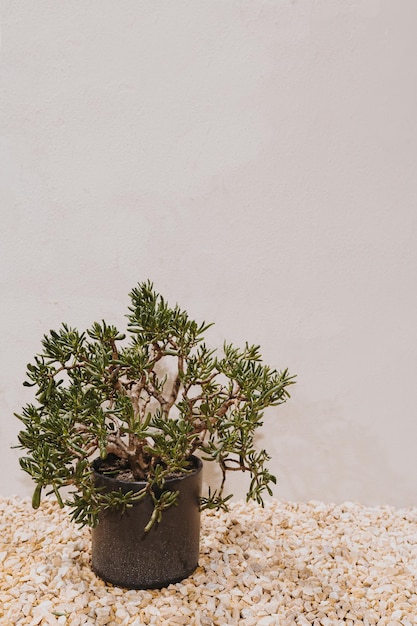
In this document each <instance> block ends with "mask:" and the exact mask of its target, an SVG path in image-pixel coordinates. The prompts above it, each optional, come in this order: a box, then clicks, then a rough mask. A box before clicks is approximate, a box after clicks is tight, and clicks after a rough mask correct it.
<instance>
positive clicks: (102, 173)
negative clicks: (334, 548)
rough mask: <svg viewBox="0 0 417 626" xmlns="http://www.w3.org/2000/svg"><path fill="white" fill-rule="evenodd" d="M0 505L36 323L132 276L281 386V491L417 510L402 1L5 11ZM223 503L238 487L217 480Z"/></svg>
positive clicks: (107, 304)
mask: <svg viewBox="0 0 417 626" xmlns="http://www.w3.org/2000/svg"><path fill="white" fill-rule="evenodd" d="M0 14H1V36H2V41H1V59H0V61H1V67H0V89H1V98H0V125H1V127H0V175H1V183H0V194H1V195H0V199H1V232H0V241H1V256H2V262H1V275H0V284H1V291H0V294H1V308H0V316H1V331H2V339H1V377H0V414H1V422H0V447H1V450H0V459H1V468H2V471H1V472H0V494H1V495H8V494H12V493H17V494H20V495H25V494H29V493H31V490H32V484H31V482H30V481H29V479H27V478H26V477H25V476H24V475H23V473H22V472H21V471H20V470H19V468H18V462H17V459H18V455H19V453H18V451H16V450H10V446H11V445H12V444H13V443H15V441H16V434H17V431H18V428H19V423H18V421H17V420H16V419H15V418H14V417H13V411H18V410H20V407H21V406H22V404H23V403H25V402H26V401H27V400H29V399H30V398H31V396H30V392H28V390H26V389H24V388H23V387H22V386H21V383H22V381H23V379H24V372H25V365H26V363H27V362H28V361H29V360H31V359H32V357H33V355H34V354H35V353H36V352H37V351H38V349H39V346H40V339H41V336H42V334H43V332H44V331H47V330H48V329H49V328H56V327H57V326H59V325H60V323H61V322H62V321H67V322H68V323H70V324H72V325H74V326H79V327H83V328H84V327H85V326H89V325H90V324H91V323H92V322H93V321H94V320H96V319H98V320H99V319H101V318H105V319H106V320H107V321H108V322H113V323H116V324H117V325H119V326H120V327H124V323H125V322H124V317H123V316H124V313H125V311H126V307H127V304H128V299H127V293H128V291H129V290H130V289H131V287H133V286H135V285H136V283H137V282H138V281H142V280H145V279H147V278H151V279H152V280H153V281H154V283H155V286H156V287H157V288H158V290H160V291H161V292H162V293H163V294H164V295H165V296H166V297H167V299H168V300H169V301H171V302H172V303H174V302H176V301H178V303H179V304H181V305H182V306H183V307H185V308H187V309H188V310H189V312H190V314H191V315H193V316H195V317H196V318H197V319H205V320H207V321H215V322H216V326H215V327H214V329H213V330H212V331H211V334H210V335H209V341H210V343H212V344H213V345H217V344H218V343H220V344H221V343H222V342H223V339H225V338H227V339H228V340H230V341H233V342H235V343H237V344H243V343H244V342H245V341H246V340H248V341H249V342H256V343H259V344H261V346H262V350H263V354H264V357H265V360H266V361H267V362H268V363H270V364H271V365H274V366H277V367H278V368H282V367H286V366H288V367H289V368H290V370H291V371H292V372H295V373H297V374H298V384H297V385H296V386H295V387H294V388H293V398H292V399H291V401H290V402H289V403H288V404H287V405H285V406H284V407H281V408H279V409H277V410H276V411H275V410H274V411H272V412H271V413H269V414H268V418H267V420H266V427H265V430H264V435H263V438H262V440H261V441H260V443H261V444H263V445H265V447H266V448H267V449H268V451H269V452H270V453H271V454H272V455H273V460H272V462H271V468H272V470H274V472H275V473H276V474H277V475H278V478H279V482H278V486H277V488H276V491H275V495H276V496H277V497H278V498H281V499H292V500H310V499H322V500H325V501H342V500H347V499H350V500H358V501H361V502H363V503H366V504H374V503H388V504H394V505H398V506H403V505H411V504H415V503H416V499H417V460H416V459H417V454H416V440H417V420H416V401H415V390H416V378H417V349H416V320H417V295H416V287H417V284H416V265H417V247H416V235H417V211H416V195H417V193H416V192H417V182H416V163H417V116H416V111H417V88H416V78H417V77H416V59H417V37H416V24H417V2H415V0H395V2H394V1H383V0H380V1H379V0H292V1H291V0H276V1H272V0H250V1H249V0H248V1H239V0H217V1H209V0H205V1H201V2H200V1H195V2H189V1H182V0H166V1H165V2H162V1H160V0H152V1H138V0H124V1H123V2H118V1H116V0H111V1H108V0H104V1H103V0H88V1H87V2H74V1H65V2H63V1H56V0H37V1H36V2H30V1H26V2H25V1H22V2H15V1H12V0H3V2H2V4H1V10H0ZM234 486H235V489H236V493H237V495H243V491H242V482H241V480H237V481H236V483H235V485H234Z"/></svg>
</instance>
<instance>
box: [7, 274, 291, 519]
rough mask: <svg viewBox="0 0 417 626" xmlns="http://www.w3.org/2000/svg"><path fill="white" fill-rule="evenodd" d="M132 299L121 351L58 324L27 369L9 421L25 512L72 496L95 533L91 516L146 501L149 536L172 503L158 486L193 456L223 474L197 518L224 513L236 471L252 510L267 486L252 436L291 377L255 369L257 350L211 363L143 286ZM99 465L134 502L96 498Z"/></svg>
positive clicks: (119, 338) (177, 316)
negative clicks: (116, 463) (23, 398)
mask: <svg viewBox="0 0 417 626" xmlns="http://www.w3.org/2000/svg"><path fill="white" fill-rule="evenodd" d="M130 298H131V306H130V307H129V313H128V315H127V318H128V334H129V339H128V340H127V342H126V341H124V340H126V336H125V334H122V333H120V332H119V331H118V330H117V329H116V328H115V327H114V326H111V325H108V324H106V322H104V321H102V322H101V323H97V322H95V323H94V324H93V325H92V327H91V328H90V329H89V330H87V331H86V332H83V333H80V332H79V331H77V330H76V329H73V328H70V327H69V326H68V325H66V324H63V325H62V327H61V328H60V329H59V330H58V331H54V330H51V331H50V333H49V334H48V335H44V337H43V340H42V348H43V350H42V352H41V354H39V355H37V356H35V358H34V362H33V363H29V364H28V366H27V381H25V383H24V385H26V386H31V387H34V388H35V397H36V404H27V405H26V406H25V407H23V409H22V412H21V414H19V415H18V414H16V416H17V417H18V418H19V419H20V420H21V422H22V423H23V425H24V429H23V430H22V431H21V432H20V433H19V442H20V445H19V446H18V447H20V448H21V449H24V450H26V456H24V457H22V458H21V459H20V465H21V467H22V469H23V470H24V471H25V472H27V473H28V474H30V476H31V477H32V478H33V479H34V481H35V483H36V487H35V491H34V494H33V506H34V507H35V508H36V507H38V506H39V503H40V500H41V495H42V491H43V490H44V489H47V488H49V489H50V491H49V492H48V493H54V494H55V495H56V497H57V499H58V502H59V503H60V505H61V506H63V504H64V501H63V498H62V496H61V493H60V491H61V489H62V488H63V487H70V489H72V491H70V496H68V499H67V500H66V502H65V503H66V504H68V505H69V506H71V507H72V518H73V519H74V520H75V521H76V522H78V523H80V524H82V525H84V524H88V525H90V526H94V525H95V524H96V523H97V519H98V513H99V511H100V510H102V509H106V508H109V507H119V508H121V509H122V510H123V509H125V508H126V507H130V506H132V505H133V504H134V503H135V502H137V501H139V500H141V499H142V498H144V497H146V496H147V495H149V496H150V497H151V498H152V500H153V503H154V513H153V515H152V518H151V520H150V521H149V524H148V525H147V527H146V528H147V529H149V528H150V527H151V526H152V525H153V524H154V523H155V522H158V521H159V520H160V519H161V515H162V512H163V511H164V510H165V509H166V508H169V507H170V506H172V505H173V504H175V503H176V499H177V494H176V492H171V491H167V490H166V489H165V490H164V484H165V481H166V479H167V478H168V477H170V476H172V475H173V474H176V473H178V472H179V473H182V474H183V473H186V472H189V471H191V467H190V456H191V455H192V454H193V453H195V452H196V451H200V455H201V457H202V458H203V459H204V460H206V461H215V462H217V463H218V464H219V466H220V468H221V472H222V481H221V485H220V486H219V488H218V489H217V490H215V491H211V490H209V494H208V497H207V498H204V499H202V501H201V504H202V507H208V508H213V507H216V508H218V507H226V506H227V501H228V500H229V498H230V496H227V497H224V495H223V489H224V483H225V479H226V474H227V473H228V472H229V471H236V470H240V471H244V472H249V473H250V477H251V482H250V487H249V491H248V494H247V498H248V499H255V500H256V501H258V502H259V503H261V504H262V494H263V492H264V491H265V490H266V491H267V492H268V493H270V494H271V488H270V484H271V483H275V482H276V479H275V477H274V476H272V475H271V474H270V473H269V471H268V469H267V468H266V466H265V464H266V462H267V461H268V460H269V456H268V455H267V453H266V451H265V450H260V451H257V450H256V448H255V444H254V436H255V433H256V430H257V429H258V428H259V427H260V426H262V418H263V414H264V410H265V409H266V408H267V407H269V406H276V405H279V404H281V403H282V402H285V400H286V399H287V398H288V397H289V393H288V390H287V388H288V386H289V385H291V384H292V383H293V382H294V380H293V379H294V377H293V376H290V375H289V374H288V371H287V370H286V369H285V370H284V371H281V372H278V371H276V370H274V369H271V368H269V367H268V366H266V365H264V364H263V362H262V359H261V355H260V353H259V346H250V345H248V344H247V345H246V346H245V347H244V348H243V349H238V348H235V347H233V346H232V345H230V344H225V345H224V347H223V353H222V355H221V356H217V355H216V351H215V350H211V349H209V348H208V347H207V346H206V344H205V343H204V341H203V335H204V333H205V331H206V330H207V329H208V328H209V327H210V326H211V324H206V323H205V322H203V323H202V324H198V323H197V322H195V321H193V320H190V319H189V316H188V314H187V312H185V311H182V310H181V309H180V308H179V307H178V305H177V306H175V307H174V308H171V307H169V306H168V304H167V302H166V301H165V300H164V298H163V297H162V296H161V295H160V294H158V293H157V292H156V291H155V290H154V288H153V285H152V283H151V282H149V281H148V282H144V283H141V284H139V285H138V287H136V288H135V289H133V290H132V292H131V293H130ZM98 455H99V457H100V458H101V459H103V460H105V459H108V458H110V455H115V457H117V458H118V459H120V460H121V461H122V462H123V463H124V466H125V467H126V468H127V469H128V470H129V471H130V472H131V477H132V480H136V481H144V483H145V486H144V488H143V489H142V490H141V491H140V492H139V493H136V494H134V493H133V492H128V493H126V494H125V493H121V492H116V491H115V492H110V493H104V492H103V491H102V490H101V489H99V488H97V487H96V486H95V484H94V481H93V479H92V467H91V463H92V460H93V459H94V458H95V457H97V456H98Z"/></svg>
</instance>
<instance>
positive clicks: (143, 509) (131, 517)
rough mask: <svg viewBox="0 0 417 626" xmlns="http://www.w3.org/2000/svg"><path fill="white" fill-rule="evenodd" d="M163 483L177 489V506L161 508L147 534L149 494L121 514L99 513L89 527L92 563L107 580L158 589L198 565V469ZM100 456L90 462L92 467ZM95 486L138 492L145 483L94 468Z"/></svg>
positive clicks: (197, 466) (198, 464) (197, 463)
mask: <svg viewBox="0 0 417 626" xmlns="http://www.w3.org/2000/svg"><path fill="white" fill-rule="evenodd" d="M192 459H193V462H194V465H195V470H194V471H193V473H191V474H185V475H184V476H181V477H179V478H172V479H169V480H167V481H166V486H165V487H166V489H169V490H171V491H179V498H178V505H174V506H172V507H170V508H169V509H167V510H166V511H163V513H162V520H161V522H160V523H159V524H156V525H154V526H153V527H152V528H151V530H150V531H149V532H148V533H145V532H144V528H145V526H146V524H147V523H148V521H149V519H150V517H151V515H152V511H153V502H152V500H151V498H150V497H146V498H145V499H144V500H143V501H141V502H138V503H136V504H135V505H134V506H133V507H132V508H129V509H127V510H126V512H125V513H123V514H120V513H118V512H114V511H102V512H101V513H100V516H99V524H98V526H97V527H96V528H94V529H93V530H92V567H93V570H94V572H95V573H96V574H97V575H98V576H100V578H102V579H103V580H105V581H106V582H110V583H112V584H114V585H117V586H120V587H126V588H130V589H150V588H153V589H155V588H161V587H165V586H167V585H169V584H170V583H175V582H179V581H180V580H183V579H184V578H187V576H190V574H192V573H193V571H194V570H195V569H196V567H197V566H198V556H199V540H200V507H199V499H200V496H201V484H202V467H203V464H202V462H201V460H200V459H198V458H197V457H194V456H193V457H192ZM99 463H100V460H99V459H97V460H96V461H95V462H94V463H93V468H94V469H95V470H96V469H97V468H98V467H99ZM94 480H95V484H96V485H97V486H99V487H105V489H106V490H108V491H117V490H119V489H121V490H122V491H124V492H127V491H135V492H138V491H141V490H142V489H143V487H144V486H145V484H146V483H143V482H127V481H120V480H117V479H116V478H111V477H107V476H104V475H103V474H100V473H99V472H97V471H94Z"/></svg>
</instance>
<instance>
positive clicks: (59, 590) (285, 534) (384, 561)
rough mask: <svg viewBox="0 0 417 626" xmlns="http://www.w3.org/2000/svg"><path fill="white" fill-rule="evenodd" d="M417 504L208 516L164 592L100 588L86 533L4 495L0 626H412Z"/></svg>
mask: <svg viewBox="0 0 417 626" xmlns="http://www.w3.org/2000/svg"><path fill="white" fill-rule="evenodd" d="M416 581H417V508H409V509H394V508H392V507H388V506H381V507H375V508H370V507H364V506H361V505H358V504H353V503H349V502H347V503H344V504H342V505H330V504H323V503H322V502H309V503H307V504H294V503H291V502H279V501H276V500H272V501H269V502H267V503H266V506H265V508H264V509H262V508H261V507H259V506H258V505H256V504H252V503H251V504H246V503H243V502H236V503H234V504H233V505H232V507H231V510H230V511H229V512H228V513H224V512H220V513H219V512H204V513H203V514H202V537H201V557H200V566H199V567H198V569H197V570H196V572H195V573H194V574H193V576H191V577H190V578H188V579H187V580H185V581H183V582H182V583H178V584H176V585H170V586H169V587H167V588H166V589H162V590H160V591H127V590H124V589H120V588H118V587H112V586H110V585H106V584H105V583H104V582H102V581H101V580H100V579H99V578H97V577H96V576H95V575H94V574H93V572H92V571H91V569H90V531H89V530H88V529H83V530H80V529H78V528H77V527H76V526H74V525H73V524H71V522H70V521H69V516H68V514H67V512H66V511H65V510H64V511H61V510H60V509H59V508H58V506H57V505H56V504H55V503H54V502H53V501H47V502H45V503H43V505H42V506H41V508H40V509H39V510H38V511H33V510H32V508H31V506H30V501H29V500H28V499H19V498H3V499H0V624H1V625H2V626H3V625H5V626H15V625H23V624H27V625H30V626H35V625H37V624H47V625H50V624H51V625H52V624H54V625H55V624H67V625H69V624H71V625H72V626H78V625H80V624H91V625H96V624H97V625H101V624H103V625H104V624H108V625H115V624H122V625H126V626H127V625H135V626H140V625H142V624H157V625H166V626H171V625H175V624H185V625H190V626H212V625H216V626H217V625H218V626H225V625H239V626H273V625H278V626H290V625H293V626H308V625H310V624H313V625H321V626H333V625H340V626H342V625H345V624H346V625H347V626H359V625H361V624H364V625H365V626H367V625H371V624H377V625H378V626H385V625H387V626H398V625H402V626H410V625H417V582H416Z"/></svg>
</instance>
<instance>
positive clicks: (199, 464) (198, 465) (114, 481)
mask: <svg viewBox="0 0 417 626" xmlns="http://www.w3.org/2000/svg"><path fill="white" fill-rule="evenodd" d="M189 458H190V460H192V462H193V465H194V467H192V469H191V471H189V472H186V473H184V474H179V475H178V476H172V477H171V478H166V479H165V480H164V484H165V485H169V484H172V483H175V482H177V481H181V480H185V479H186V478H189V477H190V476H195V475H196V474H199V473H200V472H201V470H202V469H203V461H202V460H201V459H200V457H198V456H195V455H194V454H192V455H191V456H190V457H189ZM101 461H102V459H101V458H100V457H98V458H96V459H94V460H93V461H92V463H91V468H92V471H93V474H94V476H97V477H99V479H101V480H104V481H106V482H107V483H109V484H111V485H114V486H118V485H123V486H124V487H126V485H130V486H132V488H133V489H136V488H137V487H138V486H139V485H142V486H143V487H145V486H146V485H147V484H148V481H147V480H121V479H120V478H117V476H108V475H107V474H102V473H101V472H99V471H98V470H97V469H96V468H97V466H98V465H99V464H100V462H101ZM143 487H142V488H143Z"/></svg>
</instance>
